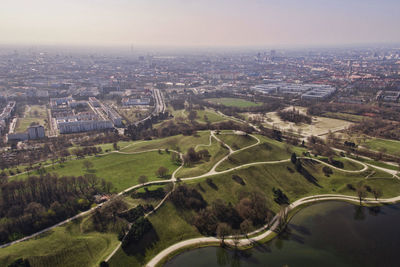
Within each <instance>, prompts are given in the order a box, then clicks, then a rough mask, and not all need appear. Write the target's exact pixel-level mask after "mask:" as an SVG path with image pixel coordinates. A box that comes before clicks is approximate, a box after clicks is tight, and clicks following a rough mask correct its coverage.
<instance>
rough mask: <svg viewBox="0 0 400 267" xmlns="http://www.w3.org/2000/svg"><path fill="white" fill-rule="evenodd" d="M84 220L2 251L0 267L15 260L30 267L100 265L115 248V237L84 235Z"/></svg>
mask: <svg viewBox="0 0 400 267" xmlns="http://www.w3.org/2000/svg"><path fill="white" fill-rule="evenodd" d="M85 218H86V217H85ZM83 220H84V219H77V220H74V221H72V222H70V223H68V224H66V225H64V226H59V227H56V228H55V229H53V230H51V231H50V232H47V233H44V234H42V235H40V236H39V237H37V238H34V239H30V240H27V241H24V242H21V243H18V244H14V245H12V246H9V247H6V248H2V249H1V250H0V266H8V264H10V263H11V262H13V261H15V260H16V259H18V258H24V259H28V260H29V262H30V264H31V266H33V267H39V266H40V267H53V266H68V267H69V266H71V267H72V266H76V267H78V266H90V267H97V266H99V264H100V262H101V261H102V260H104V259H105V258H106V257H107V255H109V254H110V253H111V252H112V251H113V249H115V247H116V246H117V245H118V242H119V241H118V239H117V234H115V233H112V232H104V233H100V232H86V233H83V232H82V230H81V222H82V221H83Z"/></svg>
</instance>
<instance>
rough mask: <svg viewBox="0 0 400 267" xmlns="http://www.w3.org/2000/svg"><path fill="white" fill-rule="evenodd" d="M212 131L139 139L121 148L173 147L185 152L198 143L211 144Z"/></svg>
mask: <svg viewBox="0 0 400 267" xmlns="http://www.w3.org/2000/svg"><path fill="white" fill-rule="evenodd" d="M209 138H210V132H209V131H198V132H197V134H196V135H195V136H193V135H190V136H184V135H181V134H180V135H175V136H170V137H165V138H161V139H154V140H150V141H138V142H136V143H135V144H133V145H130V146H129V147H126V148H121V151H123V152H137V151H146V150H151V149H166V148H168V149H173V150H178V148H179V150H180V151H182V152H185V151H186V150H188V149H189V148H190V147H195V146H196V145H198V144H209Z"/></svg>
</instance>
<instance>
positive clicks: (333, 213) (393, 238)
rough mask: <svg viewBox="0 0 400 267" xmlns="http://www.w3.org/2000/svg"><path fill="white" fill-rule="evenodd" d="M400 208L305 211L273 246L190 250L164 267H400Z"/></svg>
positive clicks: (342, 206) (327, 206) (342, 205)
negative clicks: (243, 249) (237, 249)
mask: <svg viewBox="0 0 400 267" xmlns="http://www.w3.org/2000/svg"><path fill="white" fill-rule="evenodd" d="M399 249H400V204H396V205H388V206H383V207H372V208H367V207H359V206H357V205H353V204H349V203H346V202H339V201H329V202H321V203H318V204H314V205H311V206H308V207H305V208H303V209H302V210H300V211H299V212H298V213H297V214H296V215H295V216H294V217H293V218H292V220H291V221H290V223H289V225H288V227H287V230H286V231H285V232H284V233H282V234H281V235H280V236H279V237H277V238H275V239H274V240H272V241H271V242H268V243H266V244H261V245H259V246H257V247H254V248H251V249H248V250H245V251H238V252H234V251H232V250H229V249H224V248H221V247H205V248H199V249H194V250H189V251H187V252H184V253H182V254H179V255H177V256H175V257H174V258H172V259H171V260H170V261H168V262H167V263H166V264H165V265H164V266H168V267H178V266H179V267H180V266H190V267H197V266H207V267H212V266H243V267H245V266H279V267H282V266H289V267H294V266H295V267H297V266H300V267H302V266H304V267H309V266H324V267H326V266H352V267H354V266H363V267H365V266H400V251H399Z"/></svg>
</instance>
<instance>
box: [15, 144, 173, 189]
mask: <svg viewBox="0 0 400 267" xmlns="http://www.w3.org/2000/svg"><path fill="white" fill-rule="evenodd" d="M171 153H172V152H171ZM84 160H86V159H79V160H70V161H67V162H65V163H64V164H63V165H60V164H56V165H55V166H54V169H53V167H52V166H50V167H47V168H46V170H47V172H48V173H57V174H58V175H60V176H63V175H75V176H79V175H84V174H85V173H93V174H96V175H97V176H98V177H101V178H103V179H105V180H106V181H110V182H112V183H113V186H114V191H115V192H120V191H122V190H124V189H126V188H129V187H131V186H133V185H135V184H137V183H138V177H139V176H141V175H146V176H148V178H149V181H154V180H158V179H160V178H157V177H156V174H155V172H156V170H157V169H158V168H159V167H160V166H164V167H166V168H168V170H169V172H168V175H171V174H172V172H173V171H174V170H175V169H176V168H177V167H178V166H176V165H175V164H173V163H172V162H171V156H170V154H167V153H165V152H163V154H159V153H158V152H146V153H140V154H133V155H126V154H118V153H111V154H107V155H104V156H99V157H90V158H87V160H90V161H91V162H92V163H93V165H94V166H93V168H91V169H90V170H89V172H88V171H87V170H86V169H84V167H83V161H84ZM35 174H36V173H35V172H32V173H31V175H35ZM27 176H28V175H27V174H22V175H20V176H15V177H14V178H13V179H23V178H26V177H27Z"/></svg>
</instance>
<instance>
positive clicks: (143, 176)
mask: <svg viewBox="0 0 400 267" xmlns="http://www.w3.org/2000/svg"><path fill="white" fill-rule="evenodd" d="M148 181H149V179H148V178H147V176H146V175H140V176H139V179H138V182H139V183H140V184H145V183H147V182H148Z"/></svg>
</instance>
